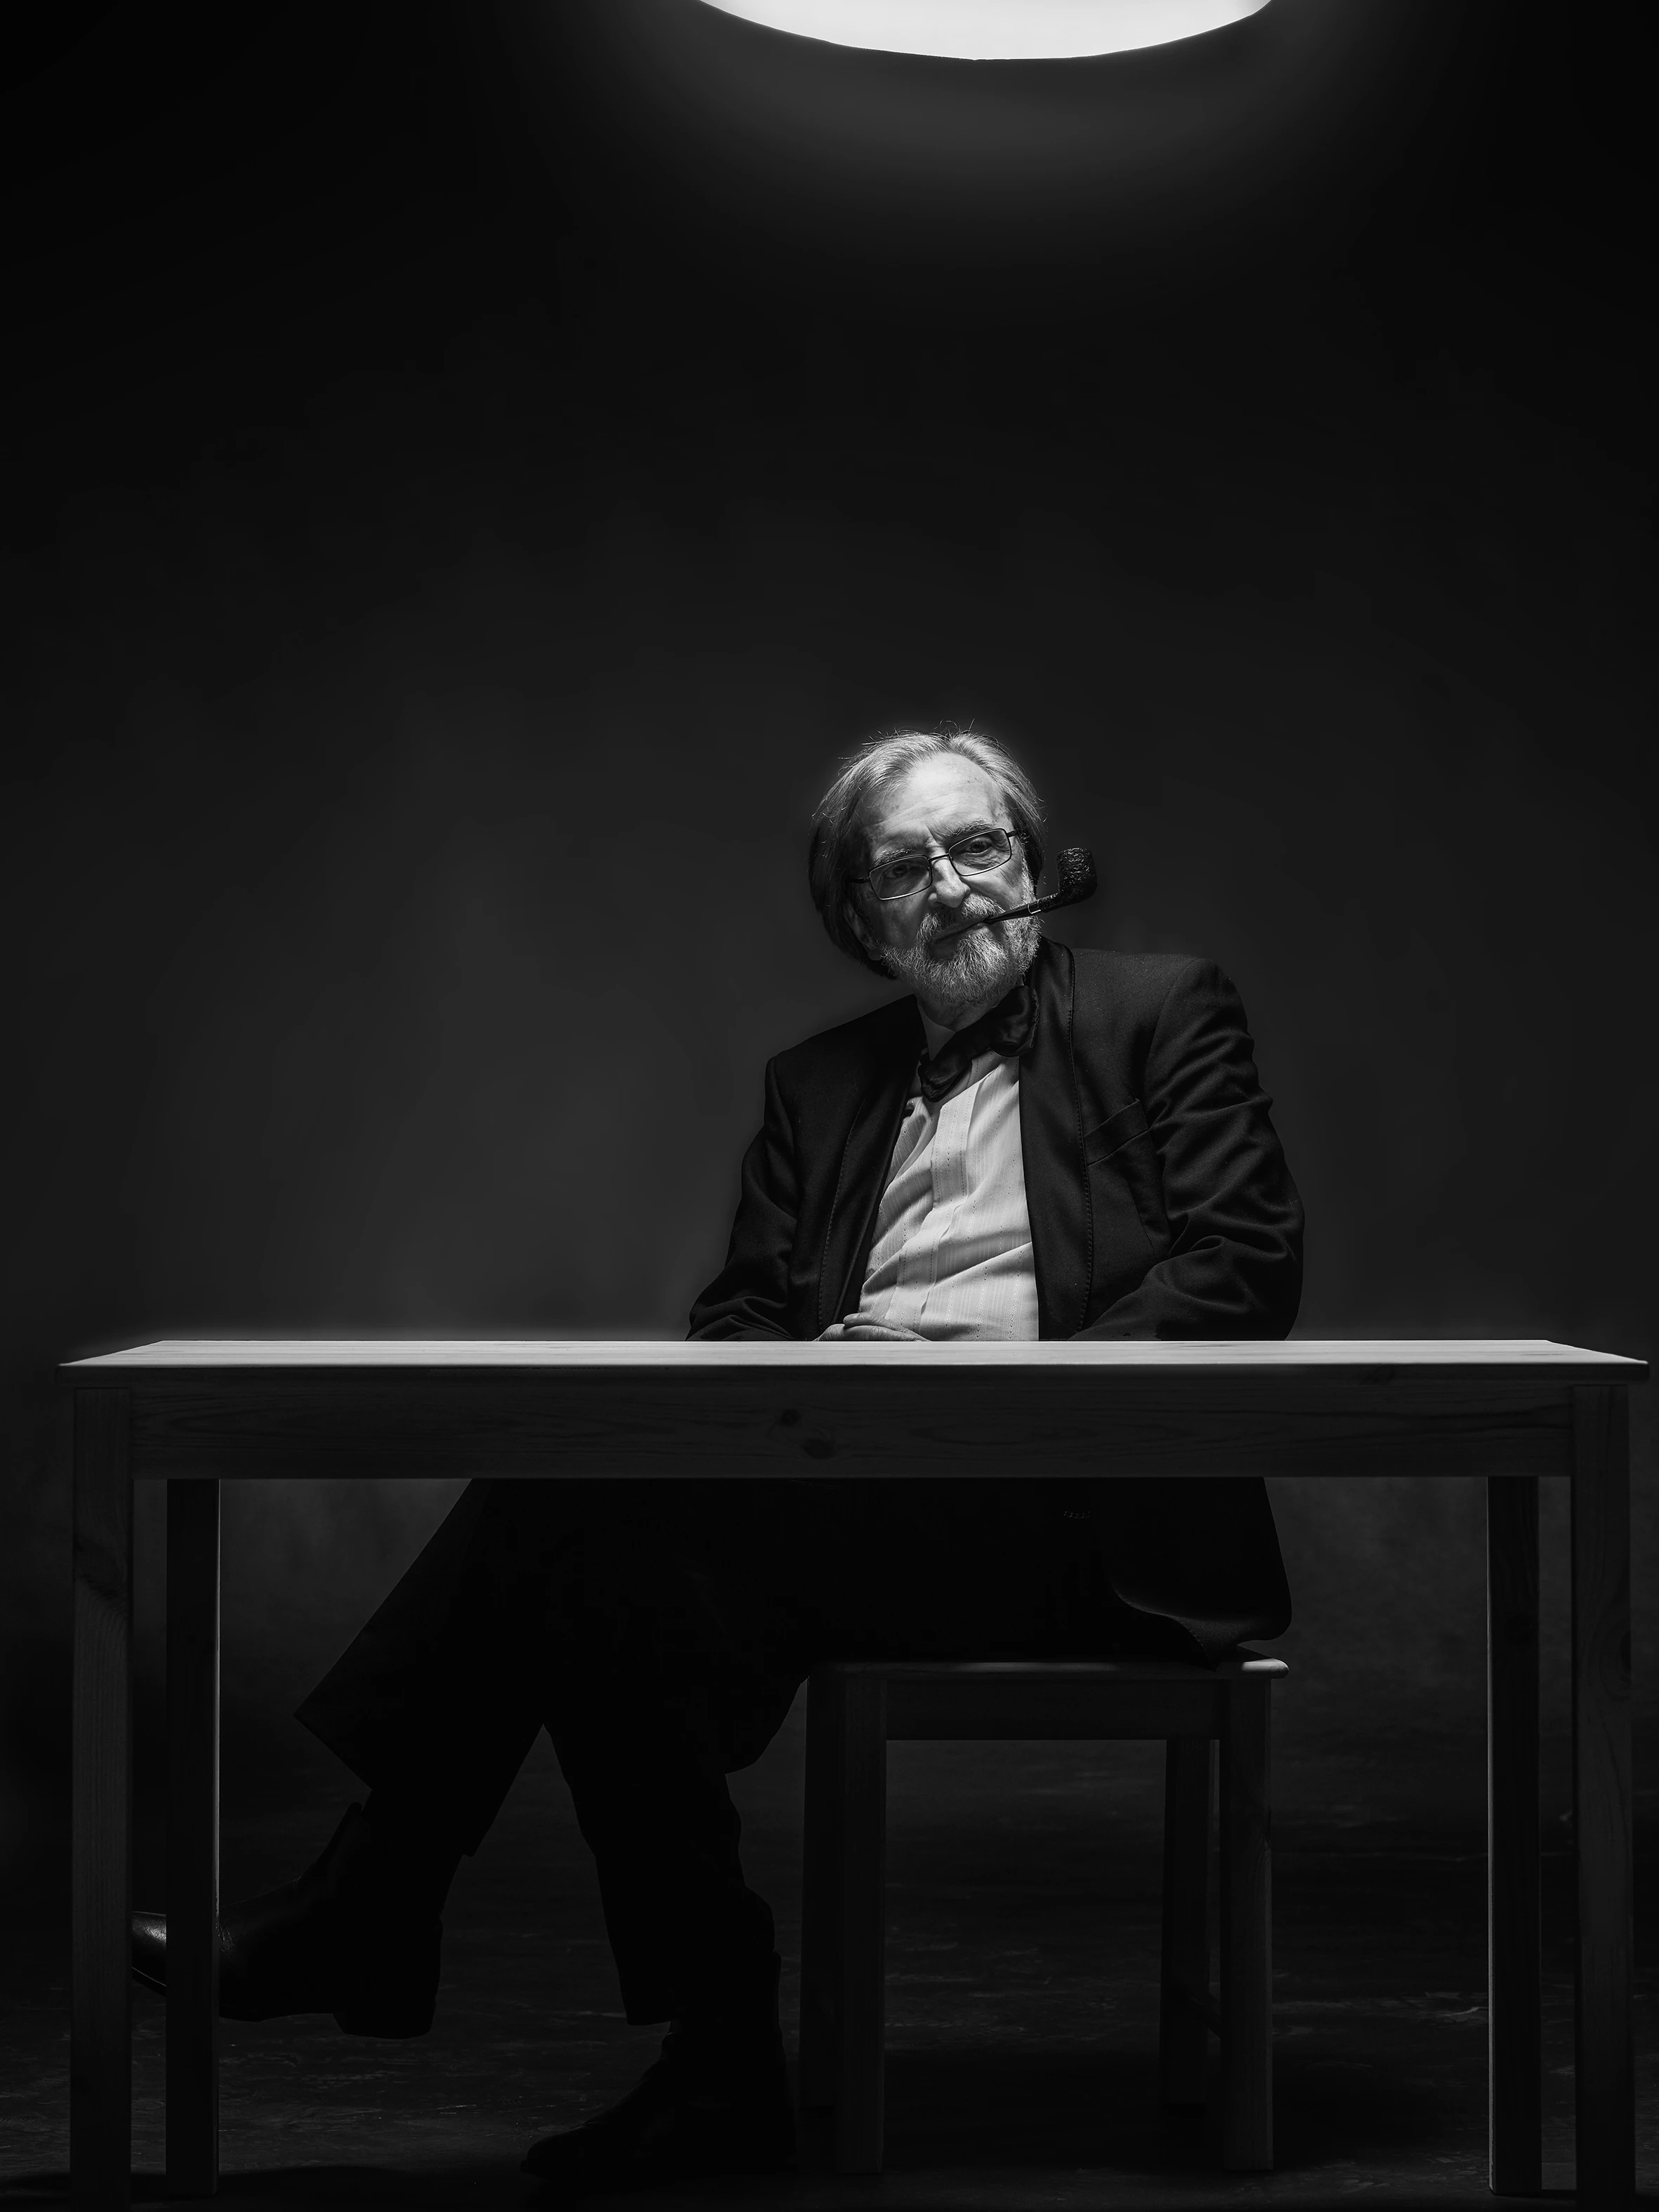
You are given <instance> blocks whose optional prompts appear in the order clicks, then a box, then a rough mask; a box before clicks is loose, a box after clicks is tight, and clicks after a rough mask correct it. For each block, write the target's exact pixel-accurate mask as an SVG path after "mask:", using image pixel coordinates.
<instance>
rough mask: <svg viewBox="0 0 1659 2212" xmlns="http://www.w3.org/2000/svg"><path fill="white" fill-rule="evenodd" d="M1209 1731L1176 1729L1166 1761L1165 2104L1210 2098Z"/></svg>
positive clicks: (1161, 2000) (1161, 2065)
mask: <svg viewBox="0 0 1659 2212" xmlns="http://www.w3.org/2000/svg"><path fill="white" fill-rule="evenodd" d="M1209 1865H1210V1737H1209V1735H1208V1734H1207V1733H1206V1735H1201V1736H1172V1737H1171V1738H1170V1741H1169V1746H1168V1748H1167V1749H1166V1751H1165V1753H1164V1907H1163V1943H1162V1954H1161V1960H1160V1968H1159V1975H1158V2090H1159V2093H1160V2095H1161V2096H1162V2098H1163V2100H1164V2103H1165V2104H1166V2105H1172V2106H1198V2105H1202V2103H1203V2102H1204V2070H1205V2061H1206V2056H1207V2054H1208V2050H1209V2010H1210V1928H1209V1900H1208V1889H1209Z"/></svg>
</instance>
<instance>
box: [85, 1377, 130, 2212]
mask: <svg viewBox="0 0 1659 2212" xmlns="http://www.w3.org/2000/svg"><path fill="white" fill-rule="evenodd" d="M130 1407H131V1394H130V1393H129V1392H127V1391H125V1390H77V1391H76V1393H75V1506H74V1515H75V1536H74V1555H75V1674H74V1690H73V1723H72V1725H73V1749H72V1753H71V1765H72V1812H71V1828H72V1832H71V1838H70V1902H71V1908H72V1912H73V1939H72V1942H73V1970H72V1971H73V1996H72V2013H71V2032H70V2196H71V2200H72V2202H73V2203H74V2204H75V2205H76V2208H77V2212H94V2208H96V2212H114V2208H117V2207H121V2208H125V2205H126V2204H127V2203H128V2201H129V2197H130V2193H131V2177H132V1997H131V1981H130V1978H129V1972H130V1968H129V1960H128V1951H129V1946H130V1943H131V1933H130V1928H131V1914H132V1484H131V1477H130V1474H129V1468H128V1416H129V1412H130Z"/></svg>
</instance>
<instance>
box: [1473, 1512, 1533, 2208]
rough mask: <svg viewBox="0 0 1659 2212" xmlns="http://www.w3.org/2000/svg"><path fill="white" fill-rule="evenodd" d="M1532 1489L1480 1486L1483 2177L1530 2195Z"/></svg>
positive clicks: (1506, 2192)
mask: <svg viewBox="0 0 1659 2212" xmlns="http://www.w3.org/2000/svg"><path fill="white" fill-rule="evenodd" d="M1538 1844H1539V1837H1538V1483H1537V1480H1536V1478H1535V1477H1533V1476H1530V1475H1526V1476H1510V1475H1504V1476H1499V1477H1494V1478H1493V1479H1492V1480H1490V1481H1488V1483H1487V1485H1486V2005H1487V2012H1486V2018H1487V2029H1486V2033H1487V2051H1488V2065H1489V2069H1490V2071H1489V2081H1490V2100H1491V2101H1490V2108H1489V2110H1490V2132H1489V2138H1488V2155H1489V2166H1488V2178H1489V2179H1490V2182H1491V2185H1492V2191H1493V2193H1494V2194H1495V2195H1497V2196H1499V2197H1536V2196H1537V2195H1538V2194H1539V2193H1540V2191H1541V2190H1542V2188H1543V2185H1544V2172H1543V2155H1544V2147H1543V2111H1542V2104H1541V2093H1542V2081H1543V2003H1542V1990H1541V1974H1542V1960H1541V1944H1540V1929H1539V1894H1538Z"/></svg>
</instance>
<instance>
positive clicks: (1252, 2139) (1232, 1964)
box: [1221, 1674, 1273, 2173]
mask: <svg viewBox="0 0 1659 2212" xmlns="http://www.w3.org/2000/svg"><path fill="white" fill-rule="evenodd" d="M1271 1696H1272V1691H1271V1683H1270V1679H1269V1678H1267V1677H1265V1676H1262V1675H1260V1674H1240V1675H1238V1676H1237V1677H1236V1678H1235V1679H1234V1680H1232V1681H1231V1682H1230V1683H1229V1684H1228V1686H1227V1725H1226V1729H1225V1734H1224V1735H1223V1736H1222V1739H1221V2162H1222V2164H1223V2165H1224V2166H1225V2167H1227V2169H1228V2171H1229V2172H1235V2173H1237V2172H1244V2173H1262V2172H1267V2171H1269V2170H1270V2169H1271V2167H1272V2166H1273V1857H1272V1823H1271V1817H1270V1814H1269V1810H1268V1783H1269V1775H1268V1727H1269V1720H1270V1715H1271Z"/></svg>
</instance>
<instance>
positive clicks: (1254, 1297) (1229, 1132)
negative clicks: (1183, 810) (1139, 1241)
mask: <svg viewBox="0 0 1659 2212" xmlns="http://www.w3.org/2000/svg"><path fill="white" fill-rule="evenodd" d="M1140 1101H1141V1104H1142V1106H1143V1107H1144V1109H1145V1111H1146V1121H1147V1128H1148V1137H1149V1139H1150V1142H1151V1145H1152V1147H1153V1148H1154V1149H1155V1151H1156V1154H1157V1161H1158V1182H1160V1184H1161V1193H1162V1202H1163V1212H1164V1221H1165V1224H1166V1225H1167V1233H1168V1246H1167V1249H1166V1250H1165V1251H1164V1254H1163V1255H1162V1256H1160V1257H1158V1259H1156V1260H1155V1261H1153V1263H1152V1267H1149V1268H1148V1270H1147V1272H1146V1275H1145V1276H1144V1277H1143V1278H1142V1279H1141V1281H1140V1282H1139V1284H1138V1285H1136V1287H1135V1288H1134V1289H1133V1291H1128V1292H1127V1293H1126V1294H1125V1295H1124V1296H1123V1297H1120V1298H1118V1299H1116V1300H1115V1302H1114V1303H1113V1304H1111V1305H1109V1307H1108V1308H1107V1309H1106V1310H1105V1311H1104V1312H1103V1314H1101V1315H1100V1316H1098V1317H1097V1319H1096V1320H1095V1321H1094V1322H1091V1324H1090V1326H1089V1327H1088V1328H1085V1329H1083V1330H1081V1331H1080V1332H1079V1334H1081V1335H1083V1336H1085V1337H1087V1336H1097V1337H1158V1336H1167V1337H1227V1336H1249V1337H1281V1336H1285V1335H1288V1334H1289V1333H1290V1329H1291V1324H1292V1323H1293V1322H1294V1321H1295V1319H1296V1313H1297V1305H1298V1304H1299V1303H1300V1301H1301V1296H1302V1230H1303V1212H1302V1201H1301V1200H1300V1198H1299V1197H1298V1196H1297V1189H1296V1185H1295V1184H1294V1183H1293V1182H1291V1175H1290V1170H1289V1169H1288V1167H1287V1166H1286V1165H1285V1154H1284V1152H1283V1150H1282V1148H1281V1146H1280V1145H1279V1138H1278V1136H1277V1134H1276V1133H1275V1132H1274V1129H1273V1121H1272V1119H1271V1117H1270V1113H1269V1109H1270V1107H1271V1104H1272V1101H1271V1100H1270V1099H1269V1097H1268V1096H1267V1092H1266V1091H1264V1090H1263V1089H1262V1088H1261V1081H1260V1079H1259V1078H1258V1076H1257V1074H1256V1071H1255V1058H1254V1048H1253V1046H1252V1043H1251V1040H1250V1034H1249V1030H1248V1029H1247V1027H1246V1026H1245V1018H1244V1008H1243V1004H1242V1003H1241V1001H1240V1000H1239V996H1238V994H1237V991H1236V990H1235V989H1234V988H1233V986H1232V984H1231V982H1230V981H1228V979H1227V977H1226V976H1225V975H1223V973H1222V971H1221V970H1220V969H1219V968H1218V967H1216V966H1215V965H1214V963H1212V962H1210V961H1194V963H1192V964H1191V965H1190V966H1188V967H1185V968H1183V969H1181V970H1180V972H1179V973H1178V974H1177V975H1176V978H1175V980H1174V981H1172V982H1171V984H1170V988H1169V991H1168V993H1167V994H1166V995H1165V997H1164V1001H1163V1004H1162V1005H1161V1006H1160V1007H1159V1008H1158V1015H1157V1018H1156V1021H1155V1023H1154V1024H1153V1028H1152V1037H1151V1041H1150V1043H1149V1045H1148V1048H1147V1052H1146V1066H1145V1072H1144V1075H1143V1077H1142V1080H1141V1085H1140ZM1141 1141H1142V1142H1143V1143H1144V1142H1146V1141H1147V1139H1142V1140H1141ZM1147 1164H1148V1165H1149V1166H1150V1164H1151V1163H1150V1162H1149V1163H1147ZM1126 1165H1127V1163H1126Z"/></svg>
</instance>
